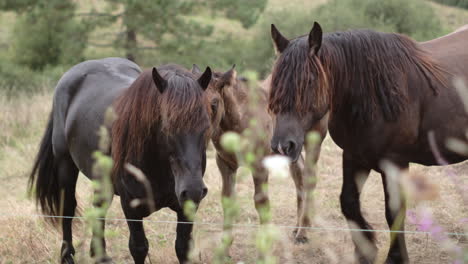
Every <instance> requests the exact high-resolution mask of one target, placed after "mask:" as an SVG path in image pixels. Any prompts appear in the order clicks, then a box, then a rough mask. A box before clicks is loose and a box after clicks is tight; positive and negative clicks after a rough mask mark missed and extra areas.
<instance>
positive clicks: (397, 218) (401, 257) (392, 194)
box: [382, 164, 409, 264]
mask: <svg viewBox="0 0 468 264" xmlns="http://www.w3.org/2000/svg"><path fill="white" fill-rule="evenodd" d="M402 168H408V164H406V166H402ZM382 183H383V186H384V192H385V218H386V219H387V223H388V227H389V228H390V230H393V231H405V216H406V206H405V201H404V199H403V198H404V197H403V196H402V195H401V190H400V184H399V181H398V179H392V178H391V177H388V176H387V175H386V174H385V173H382ZM390 237H391V241H390V250H389V251H388V256H387V260H386V261H385V263H389V264H390V263H409V257H408V251H407V249H406V243H405V234H404V233H403V232H399V233H390Z"/></svg>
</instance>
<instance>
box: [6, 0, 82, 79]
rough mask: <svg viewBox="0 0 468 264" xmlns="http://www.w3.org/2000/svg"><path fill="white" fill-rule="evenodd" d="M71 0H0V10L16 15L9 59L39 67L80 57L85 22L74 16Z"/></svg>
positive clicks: (68, 61)
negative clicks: (10, 57)
mask: <svg viewBox="0 0 468 264" xmlns="http://www.w3.org/2000/svg"><path fill="white" fill-rule="evenodd" d="M75 9H76V7H75V4H74V3H73V1H72V0H20V1H15V0H0V10H6V11H14V12H16V13H17V14H18V15H19V17H18V20H17V23H16V25H15V30H14V31H13V43H12V45H11V47H12V50H13V59H14V60H15V61H16V62H17V63H19V64H22V65H26V66H28V67H30V68H32V69H35V70H41V69H43V68H44V67H45V66H46V65H57V64H73V63H76V62H78V61H80V60H82V59H83V51H84V49H85V47H86V43H87V36H88V32H89V30H90V27H89V24H86V23H78V21H77V20H76V19H74V12H75Z"/></svg>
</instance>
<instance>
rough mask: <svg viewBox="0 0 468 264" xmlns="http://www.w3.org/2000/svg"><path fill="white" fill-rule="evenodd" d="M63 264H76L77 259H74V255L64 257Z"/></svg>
mask: <svg viewBox="0 0 468 264" xmlns="http://www.w3.org/2000/svg"><path fill="white" fill-rule="evenodd" d="M61 263H62V264H75V259H74V258H73V255H67V256H64V257H62V262H61Z"/></svg>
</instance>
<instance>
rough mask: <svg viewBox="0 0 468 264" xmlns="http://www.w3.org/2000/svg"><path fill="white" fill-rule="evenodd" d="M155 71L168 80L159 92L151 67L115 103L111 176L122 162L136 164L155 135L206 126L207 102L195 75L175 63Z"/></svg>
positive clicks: (120, 167) (200, 129)
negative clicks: (163, 88) (115, 117)
mask: <svg viewBox="0 0 468 264" xmlns="http://www.w3.org/2000/svg"><path fill="white" fill-rule="evenodd" d="M158 71H159V73H160V74H161V76H162V77H163V78H164V79H165V80H166V81H167V88H166V90H165V91H164V92H163V93H162V94H161V93H160V92H159V90H158V89H157V87H156V85H155V83H154V81H153V77H152V73H151V70H145V71H144V72H143V73H141V75H140V76H139V77H138V78H137V79H136V80H135V81H134V82H133V83H132V85H131V86H130V87H129V88H128V89H127V90H126V91H125V92H124V93H123V94H122V95H121V96H120V97H119V98H118V99H117V100H116V102H115V103H114V109H115V112H116V114H117V116H118V117H117V119H116V120H115V121H114V123H113V125H112V143H111V152H112V157H113V159H114V162H115V164H114V173H113V175H114V176H115V174H116V173H115V172H116V170H121V169H122V168H123V165H124V163H126V162H130V163H133V164H135V163H139V162H140V161H141V158H142V155H143V154H144V152H145V150H146V148H147V146H146V144H147V143H148V141H149V140H152V138H153V137H154V136H155V135H159V136H162V135H165V136H169V135H172V134H177V133H181V132H184V131H187V132H194V131H202V130H203V129H206V128H207V127H208V126H209V113H208V111H209V107H208V102H207V99H206V97H205V96H204V93H203V90H202V89H201V88H200V87H199V85H198V83H197V81H196V79H195V77H194V76H193V75H192V74H191V73H190V72H188V71H186V70H185V69H183V68H182V67H180V66H178V65H165V66H161V67H158ZM153 140H154V139H153ZM137 165H139V164H137Z"/></svg>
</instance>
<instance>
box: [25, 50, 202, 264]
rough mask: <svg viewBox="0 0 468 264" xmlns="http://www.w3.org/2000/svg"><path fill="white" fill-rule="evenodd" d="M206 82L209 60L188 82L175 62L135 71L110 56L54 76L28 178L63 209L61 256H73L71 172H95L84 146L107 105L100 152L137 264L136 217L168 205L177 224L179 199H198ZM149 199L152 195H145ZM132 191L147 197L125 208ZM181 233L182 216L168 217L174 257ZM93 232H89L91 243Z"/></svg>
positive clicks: (42, 198)
mask: <svg viewBox="0 0 468 264" xmlns="http://www.w3.org/2000/svg"><path fill="white" fill-rule="evenodd" d="M210 80H211V70H210V69H209V68H207V70H206V71H205V72H204V73H203V74H202V75H201V77H200V78H199V79H198V81H197V80H196V79H195V78H194V75H193V74H192V73H190V72H188V71H186V70H185V69H183V68H182V67H180V66H177V65H165V66H161V67H159V68H158V69H156V68H153V69H152V70H147V71H144V72H141V70H140V68H139V67H138V66H137V65H136V64H134V63H133V62H131V61H128V60H125V59H120V58H106V59H102V60H93V61H86V62H83V63H80V64H78V65H76V66H74V67H73V68H71V69H70V70H69V71H67V72H66V73H65V74H64V75H63V77H62V78H61V79H60V81H59V83H58V85H57V87H56V89H55V95H54V103H53V108H52V113H51V116H50V120H49V123H48V126H47V129H46V133H45V135H44V138H43V139H42V143H41V146H40V150H39V153H38V155H37V158H36V162H35V164H34V169H33V171H32V173H31V176H30V182H31V183H32V184H34V186H35V187H34V191H35V196H36V200H37V202H38V203H39V204H40V205H41V207H42V211H43V212H44V213H45V214H48V215H59V216H65V217H66V218H64V219H63V220H62V221H61V223H62V232H63V244H62V250H61V262H62V263H74V260H73V256H74V254H75V250H74V248H73V243H72V218H70V217H73V216H74V215H75V208H76V199H75V187H76V181H77V177H78V172H79V171H81V172H82V173H83V174H84V175H86V177H88V178H90V179H96V178H97V177H99V176H98V175H96V174H95V173H94V171H93V170H92V166H93V163H94V160H93V158H92V156H93V155H92V154H93V152H94V151H96V150H98V140H99V139H98V134H97V131H98V130H99V127H100V126H101V125H103V121H104V113H105V111H106V109H107V108H109V107H110V106H112V105H113V106H114V108H115V112H116V113H117V115H118V117H117V119H116V120H115V121H114V122H113V124H112V125H111V127H110V128H111V133H110V137H111V144H110V145H111V146H110V149H108V151H107V152H108V154H110V155H112V158H113V159H114V168H113V171H112V175H111V176H112V177H111V178H112V183H113V187H114V192H115V194H116V195H119V196H120V201H121V205H122V209H123V211H124V214H125V217H126V218H127V219H130V220H129V221H127V223H128V227H129V229H130V241H129V247H130V252H131V254H132V256H133V259H134V261H135V263H144V260H145V258H146V256H147V253H148V240H147V239H146V236H145V232H144V229H143V222H141V220H142V219H143V217H146V216H148V215H150V214H151V213H152V212H154V211H156V210H159V209H161V208H163V207H169V208H171V209H172V210H174V211H175V212H176V213H177V219H178V221H179V222H187V217H186V216H185V214H184V212H183V210H182V205H183V204H184V202H185V201H187V200H192V201H193V202H195V203H196V204H198V203H199V202H200V201H201V200H202V199H203V197H205V195H206V193H207V191H208V189H207V188H206V186H205V184H204V182H203V178H202V177H203V174H204V172H205V166H206V153H205V150H206V146H207V143H208V141H209V137H210V133H209V132H210V126H211V124H210V114H211V110H210V107H209V104H208V100H207V97H206V94H205V93H204V90H205V89H206V88H207V86H208V84H209V82H210ZM127 163H130V164H132V165H134V166H136V167H138V168H140V169H141V170H142V171H143V173H144V174H145V175H146V177H147V180H148V182H149V185H150V186H151V189H152V193H151V195H150V194H149V193H147V191H146V189H145V186H144V184H143V183H142V182H141V181H138V180H137V179H136V178H135V177H134V176H133V175H131V174H130V173H129V172H128V171H127V170H125V169H124V165H125V164H127ZM151 197H152V198H153V199H152V200H154V201H153V202H151V201H148V199H150V198H151ZM135 199H138V200H141V201H147V202H146V203H140V204H139V205H136V206H131V202H132V201H133V200H135ZM97 203H99V201H98V202H97ZM150 204H154V206H150ZM103 216H105V214H104V215H103ZM132 220H133V221H132ZM135 220H136V221H135ZM102 228H104V223H102ZM191 232H192V225H191V224H184V223H179V224H177V238H176V246H175V249H176V253H177V257H178V259H179V261H180V262H185V261H186V260H187V253H188V249H189V241H190V238H191ZM102 234H103V232H102ZM96 239H98V237H96V236H95V234H93V241H95V240H96ZM101 242H102V244H103V245H104V254H103V255H102V256H101V257H102V259H98V260H97V261H102V262H104V261H108V260H109V259H108V257H106V254H105V241H104V238H102V241H101ZM91 254H94V251H93V248H92V250H91Z"/></svg>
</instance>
